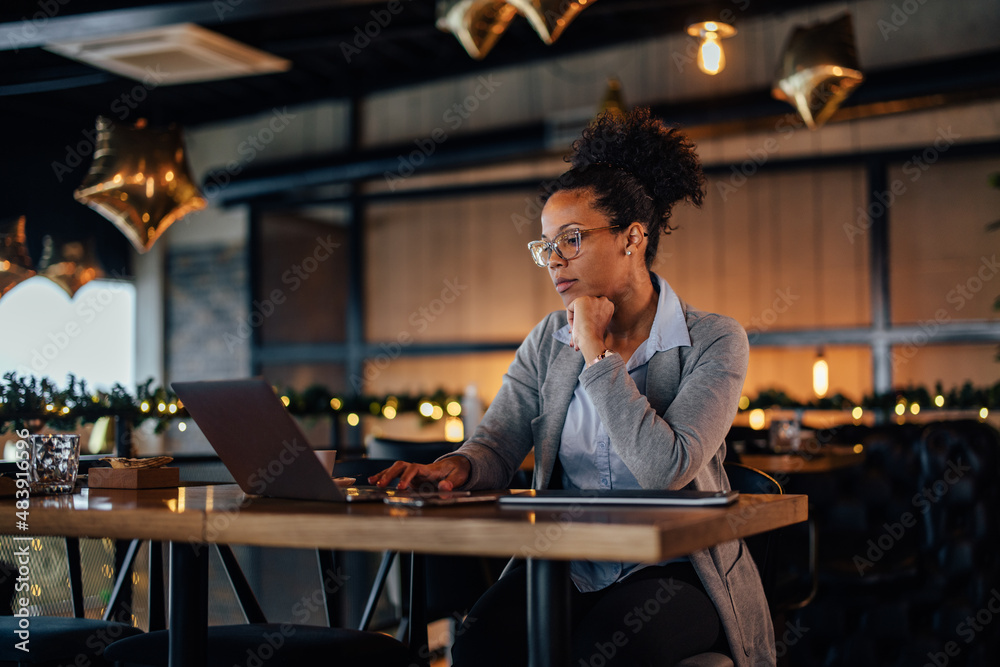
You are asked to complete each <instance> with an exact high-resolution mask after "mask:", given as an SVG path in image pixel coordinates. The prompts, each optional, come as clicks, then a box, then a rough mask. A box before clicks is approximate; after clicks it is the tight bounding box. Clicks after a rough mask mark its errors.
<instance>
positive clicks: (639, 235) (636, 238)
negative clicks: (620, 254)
mask: <svg viewBox="0 0 1000 667" xmlns="http://www.w3.org/2000/svg"><path fill="white" fill-rule="evenodd" d="M627 234H628V245H630V246H633V247H635V248H638V247H639V244H640V243H642V239H643V238H644V237H645V236H646V230H645V229H643V227H642V225H641V224H640V223H638V222H633V223H632V224H631V225H629V227H628V232H627Z"/></svg>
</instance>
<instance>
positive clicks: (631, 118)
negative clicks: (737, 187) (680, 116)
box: [567, 107, 705, 221]
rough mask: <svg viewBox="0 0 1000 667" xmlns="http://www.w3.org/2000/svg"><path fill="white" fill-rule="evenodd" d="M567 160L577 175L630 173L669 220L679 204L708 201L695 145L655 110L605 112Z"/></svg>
mask: <svg viewBox="0 0 1000 667" xmlns="http://www.w3.org/2000/svg"><path fill="white" fill-rule="evenodd" d="M567 160H568V161H569V162H570V164H571V165H572V167H573V169H574V170H577V171H583V170H585V169H587V168H588V167H590V166H598V165H603V166H609V167H613V168H615V169H620V170H622V171H624V172H626V173H627V174H629V175H630V176H632V177H633V178H635V179H636V180H637V181H638V182H639V183H641V184H642V186H643V189H644V190H645V191H646V193H647V194H648V195H649V196H650V197H651V198H652V199H653V201H654V205H655V206H656V208H657V210H658V211H659V212H660V214H661V215H662V216H663V218H664V221H666V220H667V219H669V217H670V211H671V209H672V208H673V205H674V204H675V203H677V202H678V201H681V200H687V201H690V202H691V203H692V204H695V205H696V206H701V203H702V200H703V198H704V182H705V177H704V174H703V173H702V171H701V162H700V160H699V159H698V155H697V153H696V152H695V147H694V144H693V143H691V141H690V140H689V139H688V138H687V137H686V136H685V135H684V134H683V133H682V132H681V131H680V130H678V129H676V128H672V127H668V126H667V125H665V124H664V123H663V121H661V120H660V119H658V118H654V117H653V115H652V113H651V112H650V110H649V107H636V108H635V109H632V110H631V111H629V112H628V113H625V114H622V113H620V112H617V111H606V112H604V113H603V114H601V115H600V116H598V118H597V119H596V120H595V121H594V122H593V123H591V124H590V126H589V127H587V129H585V130H584V131H583V136H582V137H581V138H580V139H577V140H576V141H575V142H574V143H573V154H572V155H571V156H570V157H569V158H567Z"/></svg>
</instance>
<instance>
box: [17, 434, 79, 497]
mask: <svg viewBox="0 0 1000 667" xmlns="http://www.w3.org/2000/svg"><path fill="white" fill-rule="evenodd" d="M28 447H29V449H30V454H29V463H28V484H29V487H30V489H31V493H33V494H34V493H37V494H50V493H73V487H74V486H75V485H76V474H77V471H78V470H79V468H80V436H79V435H75V434H67V433H56V434H52V435H37V434H36V435H29V436H28Z"/></svg>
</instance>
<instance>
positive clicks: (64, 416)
mask: <svg viewBox="0 0 1000 667" xmlns="http://www.w3.org/2000/svg"><path fill="white" fill-rule="evenodd" d="M280 396H281V397H282V401H283V402H285V404H286V406H287V407H288V410H289V412H291V413H292V414H293V415H297V416H302V417H323V416H334V417H346V418H347V419H348V423H350V424H352V425H356V424H357V421H358V419H359V417H360V416H361V415H371V416H375V417H384V418H389V419H391V418H393V417H395V416H396V415H398V414H404V413H408V412H417V413H418V414H419V415H420V418H421V420H422V422H423V423H425V424H429V423H433V422H435V421H437V420H439V419H441V418H443V417H444V416H445V415H457V414H458V413H459V411H460V407H459V406H460V405H461V403H460V401H461V399H460V397H459V396H458V395H457V394H454V393H449V392H446V391H445V390H443V389H439V390H437V391H436V392H434V393H433V394H430V395H423V396H412V395H389V396H359V395H355V396H339V395H337V394H335V393H333V392H331V391H330V390H329V389H327V388H326V387H323V386H320V385H313V386H311V387H309V388H307V389H306V390H304V391H302V392H298V391H295V390H293V389H286V390H285V391H281V392H280ZM899 405H903V406H906V407H907V408H909V407H910V406H913V405H917V406H919V407H920V409H921V410H924V409H931V410H933V409H935V408H940V409H947V410H980V409H982V408H987V409H989V410H993V409H996V408H1000V382H998V383H997V384H995V385H993V386H992V387H974V386H973V385H972V383H971V382H966V383H965V384H963V385H962V386H961V387H955V388H952V389H951V390H949V391H947V392H945V391H944V390H943V388H942V386H941V383H940V382H938V383H937V384H936V385H935V390H934V393H933V394H932V393H931V392H930V391H928V390H927V389H926V388H925V387H907V388H903V389H896V390H893V391H891V392H887V393H885V394H872V395H868V396H865V397H864V399H862V401H861V402H860V403H858V402H856V401H853V400H851V399H849V398H847V397H846V396H844V395H842V394H835V395H833V396H829V397H827V398H821V399H817V400H814V401H811V402H809V403H803V402H801V401H797V400H795V399H793V398H792V397H790V396H789V395H788V394H786V393H785V392H783V391H780V390H778V389H768V390H764V391H762V392H760V394H758V395H757V396H756V397H755V398H746V399H744V400H743V401H741V404H740V410H741V411H747V410H754V409H768V408H784V409H794V410H845V411H850V410H853V409H855V408H857V407H860V408H862V409H864V410H875V409H877V410H884V411H886V412H892V411H893V410H898V406H899ZM188 416H189V415H188V413H187V411H186V410H185V409H184V406H183V405H182V404H181V403H180V401H179V400H178V399H177V395H176V394H174V393H173V392H172V391H170V390H169V389H167V388H165V387H155V388H154V387H153V380H152V378H151V379H149V380H146V382H144V383H143V384H141V385H139V386H138V387H136V391H135V393H134V394H132V393H130V392H129V391H128V390H127V389H126V388H125V387H123V386H122V385H120V384H116V385H115V386H114V387H113V388H112V389H111V391H110V392H105V391H91V390H90V389H88V387H87V383H86V382H85V381H84V380H78V379H77V378H76V377H75V376H73V375H69V376H68V378H67V386H66V388H65V389H60V388H59V387H58V386H57V385H56V384H55V383H54V382H53V381H52V380H50V379H49V378H35V377H19V376H18V375H17V374H16V373H13V372H12V373H7V374H6V375H4V376H3V380H2V382H0V433H4V432H6V431H7V430H9V429H11V428H14V429H21V428H25V427H27V428H29V429H37V428H40V427H41V426H43V425H47V426H49V427H51V428H53V429H56V430H73V429H75V428H76V427H77V426H78V425H79V424H80V423H85V424H86V423H93V422H95V421H97V420H98V419H100V418H101V417H123V418H125V419H127V420H128V421H130V422H131V423H132V424H134V425H135V426H139V425H140V424H142V423H143V422H146V421H149V420H155V421H156V431H157V432H162V431H163V430H165V429H166V428H167V426H168V425H169V424H170V422H171V421H172V420H174V419H178V418H187V417H188Z"/></svg>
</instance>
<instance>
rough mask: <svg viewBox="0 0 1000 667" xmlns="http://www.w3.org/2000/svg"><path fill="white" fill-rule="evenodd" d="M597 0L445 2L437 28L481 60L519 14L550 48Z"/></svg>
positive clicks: (439, 10) (440, 4)
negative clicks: (456, 39) (574, 20)
mask: <svg viewBox="0 0 1000 667" xmlns="http://www.w3.org/2000/svg"><path fill="white" fill-rule="evenodd" d="M596 1H597V0H506V1H504V0H441V2H439V3H438V7H437V17H438V19H437V27H438V28H440V29H441V30H444V31H445V32H450V33H452V34H453V35H455V37H457V38H458V41H459V42H461V44H462V46H463V47H464V48H465V51H466V52H467V53H468V54H469V55H470V56H472V57H473V58H475V59H476V60H481V59H482V58H483V57H485V56H486V54H487V53H489V51H490V49H492V48H493V47H494V46H495V45H496V43H497V40H498V39H500V36H501V35H502V34H503V33H504V31H506V30H507V27H508V26H509V25H510V22H511V21H512V20H513V19H514V17H515V16H517V14H518V13H520V14H523V15H524V16H525V17H526V18H527V19H528V21H529V22H530V23H531V26H532V27H533V28H534V29H535V32H537V33H538V36H539V37H541V38H542V41H543V42H545V43H546V44H552V43H553V42H555V41H556V40H557V39H559V36H560V35H561V34H562V33H563V31H564V30H565V29H566V26H568V25H569V24H570V22H572V21H573V19H574V18H576V15H577V14H579V13H580V12H582V11H583V10H584V9H585V8H586V7H588V6H590V5H592V4H594V2H596Z"/></svg>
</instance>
